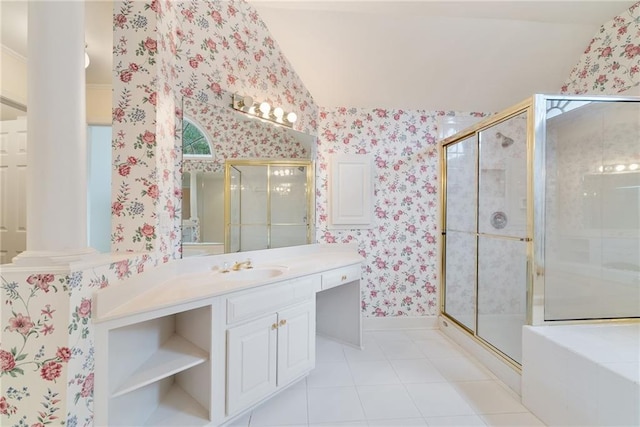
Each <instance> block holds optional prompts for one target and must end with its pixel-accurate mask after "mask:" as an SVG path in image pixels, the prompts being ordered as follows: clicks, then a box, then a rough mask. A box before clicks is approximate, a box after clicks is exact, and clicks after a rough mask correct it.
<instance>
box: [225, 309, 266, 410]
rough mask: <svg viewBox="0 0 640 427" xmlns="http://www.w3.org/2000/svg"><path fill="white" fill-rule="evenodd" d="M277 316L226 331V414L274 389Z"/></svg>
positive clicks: (242, 407)
mask: <svg viewBox="0 0 640 427" xmlns="http://www.w3.org/2000/svg"><path fill="white" fill-rule="evenodd" d="M277 321H278V316H277V315H276V314H273V315H271V316H265V317H263V318H260V319H258V320H254V321H253V322H250V323H247V324H244V325H241V326H236V327H235V328H231V329H229V330H227V415H232V414H234V413H236V412H237V411H239V410H242V409H244V408H246V407H247V406H249V405H251V404H253V403H256V402H257V401H259V400H260V399H262V398H263V397H265V396H267V395H268V394H270V393H272V392H273V391H274V390H275V389H276V349H277V348H276V345H277V336H278V324H277Z"/></svg>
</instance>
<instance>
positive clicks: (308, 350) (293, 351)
mask: <svg viewBox="0 0 640 427" xmlns="http://www.w3.org/2000/svg"><path fill="white" fill-rule="evenodd" d="M278 319H279V323H278V386H281V385H286V384H288V383H289V382H291V381H292V380H294V379H296V378H297V377H299V376H300V375H302V374H304V373H306V372H307V371H309V370H311V369H313V368H314V367H315V354H316V349H315V343H316V337H315V330H316V314H315V301H310V302H308V303H305V304H301V305H297V306H295V307H293V308H290V309H287V310H282V311H280V312H279V313H278Z"/></svg>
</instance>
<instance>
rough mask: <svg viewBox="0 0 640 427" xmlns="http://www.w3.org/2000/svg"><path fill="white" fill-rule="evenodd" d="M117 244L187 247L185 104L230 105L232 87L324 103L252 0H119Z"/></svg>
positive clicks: (304, 122)
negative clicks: (183, 237) (183, 222)
mask: <svg viewBox="0 0 640 427" xmlns="http://www.w3.org/2000/svg"><path fill="white" fill-rule="evenodd" d="M113 30H114V98H113V134H114V135H115V138H114V140H113V159H114V160H113V169H114V172H113V177H112V182H113V192H112V218H113V221H112V224H113V225H112V227H113V228H112V236H111V242H112V248H113V250H117V251H122V250H125V251H129V250H132V251H149V252H158V253H160V254H162V256H163V260H165V261H166V260H169V259H171V258H172V257H179V252H180V218H181V212H180V198H181V181H180V177H181V141H180V128H181V125H180V122H181V121H180V119H181V117H182V109H181V104H182V100H183V99H185V98H192V99H194V100H197V101H200V102H203V103H209V104H213V105H218V106H222V107H228V106H229V105H230V103H231V98H230V97H231V94H232V93H240V94H243V95H250V96H252V97H253V98H254V99H257V100H261V101H268V102H270V103H271V104H272V105H279V106H281V107H283V108H284V109H285V110H286V111H295V112H296V113H297V114H298V117H299V120H298V121H297V122H296V125H295V128H296V129H297V130H301V131H304V132H306V133H312V134H315V133H316V128H317V114H318V108H317V106H316V104H315V102H314V101H313V98H312V97H311V95H310V93H309V92H308V91H307V90H306V88H305V87H304V84H303V83H302V81H301V80H300V78H299V77H298V75H297V74H296V73H295V71H294V70H293V69H292V67H291V65H290V64H289V62H288V61H287V59H286V58H285V57H284V55H283V53H282V52H281V51H280V49H279V47H278V45H277V43H276V42H275V40H274V39H273V38H272V37H271V35H270V33H269V31H268V30H267V28H266V26H265V25H264V23H263V22H262V20H261V19H260V17H259V16H258V14H257V12H256V11H255V10H254V9H253V8H252V7H251V6H250V5H249V4H247V3H246V2H244V1H186V2H170V1H155V0H154V1H151V2H137V1H122V2H115V3H114V24H113Z"/></svg>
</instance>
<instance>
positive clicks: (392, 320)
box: [362, 316, 438, 331]
mask: <svg viewBox="0 0 640 427" xmlns="http://www.w3.org/2000/svg"><path fill="white" fill-rule="evenodd" d="M437 327H438V317H437V316H412V317H409V316H401V317H363V318H362V329H363V330H365V331H375V330H380V329H436V328H437Z"/></svg>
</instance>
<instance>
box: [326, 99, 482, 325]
mask: <svg viewBox="0 0 640 427" xmlns="http://www.w3.org/2000/svg"><path fill="white" fill-rule="evenodd" d="M454 114H455V113H453V112H444V111H433V112H428V111H406V110H387V109H382V108H376V109H356V108H337V109H335V110H331V111H328V110H323V111H321V113H320V127H319V136H318V139H319V141H318V159H317V162H318V165H317V177H316V211H317V212H316V218H317V240H318V241H319V242H324V243H334V242H357V244H358V249H359V252H360V254H361V255H362V256H364V257H365V258H366V261H365V270H364V272H363V279H364V286H363V295H362V298H363V299H362V310H363V314H364V315H365V316H377V317H383V316H426V315H436V314H437V313H438V297H437V295H438V292H437V289H438V286H439V278H438V274H437V272H438V268H439V267H438V264H437V263H438V255H437V252H438V246H437V241H438V233H439V232H440V230H439V223H438V213H437V205H438V198H439V191H440V188H439V186H440V181H439V175H440V171H439V162H438V145H437V141H436V135H437V128H436V127H437V122H438V117H439V116H444V115H454ZM472 115H476V116H481V115H482V114H480V113H472ZM332 153H347V154H358V153H360V154H365V153H367V154H371V155H372V156H373V158H374V163H375V168H374V169H375V184H374V187H375V189H374V190H375V196H374V199H375V207H374V209H375V224H374V227H373V228H372V229H366V230H355V229H354V230H331V229H328V228H327V164H328V160H329V157H328V156H329V155H330V154H332Z"/></svg>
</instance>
